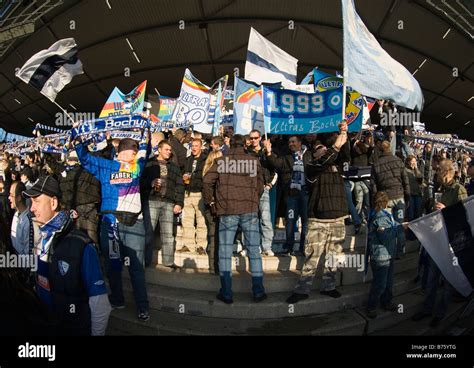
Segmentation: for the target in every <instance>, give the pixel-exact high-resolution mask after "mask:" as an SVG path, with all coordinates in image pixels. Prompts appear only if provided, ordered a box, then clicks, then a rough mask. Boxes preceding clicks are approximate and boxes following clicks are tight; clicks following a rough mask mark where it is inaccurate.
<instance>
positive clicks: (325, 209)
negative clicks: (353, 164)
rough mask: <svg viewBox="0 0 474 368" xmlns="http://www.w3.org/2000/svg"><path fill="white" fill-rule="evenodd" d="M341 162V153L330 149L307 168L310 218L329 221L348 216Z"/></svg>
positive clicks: (309, 163)
mask: <svg viewBox="0 0 474 368" xmlns="http://www.w3.org/2000/svg"><path fill="white" fill-rule="evenodd" d="M340 161H342V160H341V158H340V157H339V151H337V150H336V149H334V148H332V147H330V148H328V150H327V151H326V153H325V154H324V155H323V156H322V157H321V158H320V159H318V160H312V161H310V162H308V164H307V165H306V166H305V172H306V175H307V182H308V183H309V185H310V199H309V205H308V217H309V218H316V219H325V220H328V219H337V218H340V217H343V216H346V215H347V213H348V206H347V199H346V192H345V189H344V180H343V179H342V176H341V172H340V171H339V168H338V167H339V166H340V165H339V163H340Z"/></svg>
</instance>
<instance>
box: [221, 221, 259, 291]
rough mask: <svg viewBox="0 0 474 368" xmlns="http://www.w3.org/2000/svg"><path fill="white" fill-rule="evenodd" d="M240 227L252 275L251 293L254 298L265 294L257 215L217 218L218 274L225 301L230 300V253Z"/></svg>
mask: <svg viewBox="0 0 474 368" xmlns="http://www.w3.org/2000/svg"><path fill="white" fill-rule="evenodd" d="M238 226H240V228H241V229H242V234H243V237H244V244H245V246H246V248H247V255H248V257H249V265H250V272H251V273H252V292H253V295H254V296H255V297H260V296H262V295H263V294H264V293H265V289H264V287H263V268H262V256H261V254H260V224H259V220H258V214H257V213H246V214H242V215H228V216H221V217H219V274H220V278H221V289H220V291H219V293H220V294H221V295H222V296H223V297H224V298H225V299H232V252H233V248H234V239H235V233H236V232H237V227H238Z"/></svg>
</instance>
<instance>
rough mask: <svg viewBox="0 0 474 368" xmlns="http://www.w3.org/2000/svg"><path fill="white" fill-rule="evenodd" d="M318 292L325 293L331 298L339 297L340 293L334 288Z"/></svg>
mask: <svg viewBox="0 0 474 368" xmlns="http://www.w3.org/2000/svg"><path fill="white" fill-rule="evenodd" d="M319 294H321V295H327V296H330V297H331V298H340V297H341V293H340V292H339V291H337V290H336V289H334V290H329V291H325V290H323V291H321V292H320V293H319Z"/></svg>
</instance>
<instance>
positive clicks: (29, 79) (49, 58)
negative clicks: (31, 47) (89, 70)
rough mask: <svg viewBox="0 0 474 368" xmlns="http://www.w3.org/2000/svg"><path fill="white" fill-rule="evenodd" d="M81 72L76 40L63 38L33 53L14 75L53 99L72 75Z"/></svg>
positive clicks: (69, 80)
mask: <svg viewBox="0 0 474 368" xmlns="http://www.w3.org/2000/svg"><path fill="white" fill-rule="evenodd" d="M83 73H84V71H83V70H82V63H81V61H80V60H79V59H78V58H77V44H76V41H74V38H65V39H62V40H59V41H57V42H55V43H54V44H53V45H52V46H51V47H50V48H49V49H46V50H42V51H40V52H38V53H36V54H35V55H33V56H32V57H31V58H30V59H28V61H27V62H26V63H25V65H23V67H22V68H21V69H20V70H19V71H18V72H17V73H16V74H15V75H16V76H17V77H18V78H20V79H21V80H22V81H23V82H25V83H27V84H29V85H31V86H33V87H34V88H36V89H37V90H39V91H40V92H41V94H43V95H44V96H46V97H47V98H49V99H50V100H51V101H54V100H55V99H56V96H57V94H58V93H59V92H60V91H61V90H62V89H63V88H64V87H65V86H66V85H67V84H69V83H70V82H71V80H72V78H74V76H76V75H79V74H83Z"/></svg>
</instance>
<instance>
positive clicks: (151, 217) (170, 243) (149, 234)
mask: <svg viewBox="0 0 474 368" xmlns="http://www.w3.org/2000/svg"><path fill="white" fill-rule="evenodd" d="M173 207H174V205H173V203H170V202H165V201H160V200H147V201H143V203H142V210H143V220H144V222H145V232H146V235H145V264H146V265H149V264H151V262H152V258H153V240H154V237H155V234H154V233H155V228H156V225H157V224H158V223H159V224H160V241H161V256H162V261H163V264H164V265H165V266H171V265H172V264H174V248H175V238H174V235H173V221H174V213H173Z"/></svg>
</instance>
